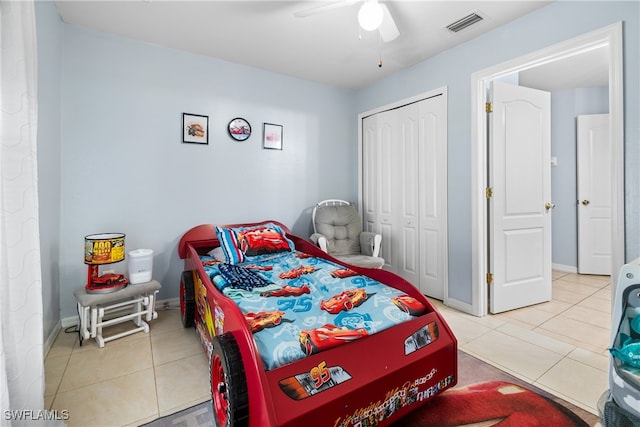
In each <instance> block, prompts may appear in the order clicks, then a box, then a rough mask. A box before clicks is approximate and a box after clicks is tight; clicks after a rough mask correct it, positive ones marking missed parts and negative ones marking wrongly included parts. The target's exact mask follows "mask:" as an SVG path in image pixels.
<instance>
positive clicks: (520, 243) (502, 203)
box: [487, 82, 553, 313]
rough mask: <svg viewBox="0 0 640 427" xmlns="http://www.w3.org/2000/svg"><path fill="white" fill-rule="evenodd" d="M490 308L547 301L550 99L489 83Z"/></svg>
mask: <svg viewBox="0 0 640 427" xmlns="http://www.w3.org/2000/svg"><path fill="white" fill-rule="evenodd" d="M490 92H491V93H490V95H489V97H490V100H491V104H490V105H491V110H492V112H490V113H488V114H489V118H488V122H489V152H488V163H489V176H488V180H489V189H488V191H487V193H488V194H487V200H488V204H489V224H488V227H489V233H488V236H489V251H488V252H489V266H488V269H489V272H490V275H491V276H492V277H490V278H489V282H490V285H489V298H490V301H489V310H490V311H491V313H500V312H503V311H507V310H512V309H516V308H520V307H524V306H528V305H532V304H537V303H541V302H545V301H549V300H550V299H551V211H552V209H553V204H552V203H551V199H550V198H551V124H550V122H551V96H550V94H549V92H544V91H541V90H536V89H530V88H526V87H522V86H515V85H510V84H506V83H500V82H492V84H491V89H490Z"/></svg>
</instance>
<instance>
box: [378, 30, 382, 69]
mask: <svg viewBox="0 0 640 427" xmlns="http://www.w3.org/2000/svg"><path fill="white" fill-rule="evenodd" d="M378 68H382V34H380V56H379V57H378Z"/></svg>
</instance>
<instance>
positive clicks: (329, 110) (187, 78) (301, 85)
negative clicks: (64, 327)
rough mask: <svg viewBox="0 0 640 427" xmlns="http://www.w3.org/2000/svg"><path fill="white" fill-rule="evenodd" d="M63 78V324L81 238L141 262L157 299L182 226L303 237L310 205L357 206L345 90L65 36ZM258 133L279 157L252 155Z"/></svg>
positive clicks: (171, 279) (175, 277) (170, 271)
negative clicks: (239, 129)
mask: <svg viewBox="0 0 640 427" xmlns="http://www.w3.org/2000/svg"><path fill="white" fill-rule="evenodd" d="M62 74H63V85H62V114H63V117H62V140H63V156H62V168H63V171H64V172H63V176H62V192H61V203H62V221H61V242H60V264H61V265H60V277H61V289H62V292H61V295H62V299H61V304H60V305H61V311H62V318H64V317H68V316H72V315H74V314H75V312H76V309H75V306H74V299H73V296H72V292H73V290H74V289H77V288H80V287H82V286H83V285H84V281H85V278H86V266H85V265H84V264H83V238H84V236H85V235H87V234H92V233H100V232H123V233H125V234H126V247H127V249H128V250H132V249H136V248H151V249H153V250H154V266H153V267H154V268H153V276H154V278H156V279H158V280H160V281H161V283H162V284H163V288H162V290H161V292H160V294H159V298H160V299H165V298H172V297H177V296H178V283H179V278H180V273H181V271H182V268H183V263H182V261H181V260H179V258H178V256H177V244H178V241H179V239H180V237H181V236H182V234H183V233H184V232H185V231H187V230H188V229H190V228H191V227H194V226H196V225H199V224H203V223H207V224H210V223H215V224H225V223H238V222H251V221H259V220H264V219H277V220H279V221H282V222H283V223H284V224H286V225H288V226H289V227H290V228H292V230H293V231H294V232H295V233H296V234H299V235H301V236H308V235H309V234H310V230H311V228H310V227H311V219H310V207H312V206H313V205H314V204H315V203H317V201H318V200H320V199H321V198H329V197H341V198H346V199H350V200H356V198H357V167H356V165H357V144H356V143H355V141H356V139H357V134H356V130H355V123H356V117H355V116H354V115H353V111H354V96H353V93H352V92H351V91H347V90H342V89H336V88H332V87H329V86H325V85H320V84H317V83H311V82H308V81H303V80H299V79H294V78H290V77H286V76H283V75H278V74H274V73H270V72H266V71H262V70H258V69H254V68H249V67H245V66H240V65H235V64H231V63H228V62H225V61H221V60H216V59H211V58H207V57H204V56H198V55H194V54H191V53H187V52H181V51H177V50H172V49H167V48H163V47H159V46H155V45H151V44H147V43H141V42H136V41H132V40H129V39H124V38H119V37H115V36H111V35H106V34H101V33H96V32H93V31H89V30H86V29H82V28H78V27H75V26H71V25H65V28H64V55H63V72H62ZM183 112H187V113H193V114H201V115H207V116H209V120H210V122H209V132H210V136H209V141H210V142H209V145H195V144H183V143H181V137H182V133H181V126H182V113H183ZM235 117H244V118H245V119H247V120H248V121H249V122H250V124H251V126H252V129H253V134H252V136H251V137H250V138H249V139H248V140H247V141H245V142H236V141H233V140H232V139H231V138H230V137H229V136H228V135H227V130H226V129H227V128H226V126H227V123H228V122H229V121H230V120H231V119H233V118H235ZM263 122H268V123H276V124H281V125H283V126H284V130H283V146H284V147H283V150H282V151H278V150H265V149H263V148H262V142H261V141H262V139H261V138H262V124H263ZM125 266H126V261H125V262H123V263H119V264H115V265H114V268H115V269H116V270H117V271H125Z"/></svg>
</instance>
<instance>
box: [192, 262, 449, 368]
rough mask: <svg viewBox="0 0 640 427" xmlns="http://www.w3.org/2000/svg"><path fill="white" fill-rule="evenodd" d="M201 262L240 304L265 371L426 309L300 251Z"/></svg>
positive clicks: (367, 280) (347, 270)
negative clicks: (243, 259)
mask: <svg viewBox="0 0 640 427" xmlns="http://www.w3.org/2000/svg"><path fill="white" fill-rule="evenodd" d="M200 260H201V262H202V264H203V266H204V269H205V272H206V273H207V274H208V275H209V278H210V279H211V281H212V282H213V283H214V284H215V286H216V287H217V288H218V289H219V290H220V291H222V293H223V294H224V295H226V296H227V297H229V298H231V299H233V300H234V301H235V302H236V303H237V305H238V306H239V308H240V310H241V311H242V313H243V315H244V317H245V320H246V321H247V323H248V325H249V326H250V328H251V330H252V332H253V336H254V339H255V342H256V344H257V347H258V351H259V352H260V356H261V358H262V362H263V366H264V368H265V369H266V370H271V369H274V368H278V367H280V366H283V365H286V364H288V363H290V362H293V361H295V360H298V359H301V358H303V357H305V356H307V355H311V354H314V353H317V352H320V351H322V350H325V349H328V348H331V347H334V346H337V345H340V344H343V343H347V342H350V341H353V340H357V339H362V338H365V337H366V336H367V335H371V334H374V333H376V332H379V331H381V330H384V329H386V328H389V327H391V326H394V325H396V324H398V323H401V322H404V321H406V320H409V319H412V318H414V316H419V315H421V314H422V313H423V312H424V311H425V310H426V308H425V307H424V305H423V304H422V303H420V302H419V301H417V300H416V299H415V298H412V297H410V296H408V295H406V294H404V293H402V292H401V291H399V290H397V289H394V288H392V287H389V286H386V285H384V284H382V283H380V282H377V281H375V280H373V279H371V278H369V277H366V276H363V275H360V274H358V273H356V272H354V271H352V270H350V269H348V268H345V267H343V266H342V265H339V264H335V263H333V262H331V261H328V260H325V259H322V258H317V257H313V256H310V255H307V254H305V253H303V252H299V251H290V252H289V251H286V252H280V253H275V254H266V255H262V256H256V257H251V260H250V261H247V262H242V263H237V264H228V263H225V262H220V261H218V260H216V258H214V257H213V256H210V255H200ZM435 334H437V331H431V335H430V336H427V337H425V338H424V339H426V340H431V339H435V338H436V337H435V336H433V335H435Z"/></svg>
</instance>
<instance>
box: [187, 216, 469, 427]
mask: <svg viewBox="0 0 640 427" xmlns="http://www.w3.org/2000/svg"><path fill="white" fill-rule="evenodd" d="M178 251H179V255H180V257H181V258H183V259H184V260H185V271H184V272H183V275H182V280H181V283H180V302H181V304H180V306H181V314H182V320H183V324H184V325H185V326H193V325H195V327H196V330H197V332H198V335H199V336H200V338H201V341H202V343H203V345H204V347H205V348H206V349H207V353H208V355H209V360H210V375H211V394H212V401H213V407H214V414H215V420H216V423H217V425H250V426H294V425H295V426H298V425H303V423H306V424H307V425H313V426H316V425H326V426H341V427H347V426H358V427H360V426H362V427H364V426H372V425H386V424H389V423H392V422H394V421H397V420H399V419H401V418H402V416H403V415H404V414H406V413H408V412H410V411H411V410H413V409H415V408H416V407H418V406H419V405H420V404H422V403H424V402H426V401H427V400H429V399H431V398H433V397H435V396H436V395H437V394H439V393H441V392H442V391H444V390H445V389H447V388H449V387H452V386H453V385H455V383H456V375H457V343H456V340H455V337H454V336H453V334H452V333H451V330H450V329H449V327H448V326H447V324H446V323H445V321H444V319H443V318H442V317H441V315H440V314H439V313H438V312H437V311H436V309H435V308H434V307H433V306H432V305H431V304H430V303H429V301H428V300H427V299H426V298H425V297H424V296H423V295H422V294H420V293H419V291H417V290H416V288H415V287H414V286H412V285H411V284H410V283H408V282H406V281H405V280H404V279H402V278H400V277H398V276H397V275H395V274H393V273H390V272H387V271H384V270H371V269H363V268H358V267H354V266H349V265H347V264H344V263H341V262H340V261H338V260H336V259H334V258H332V257H331V256H329V255H328V254H326V253H324V252H322V251H321V250H320V249H318V248H317V247H316V246H315V245H313V244H311V243H310V242H308V241H306V240H304V239H301V238H299V237H296V236H294V235H291V234H290V233H289V231H288V229H287V228H286V227H285V226H283V225H282V224H281V223H278V222H276V221H267V222H262V223H254V224H240V225H231V226H217V227H216V226H212V225H200V226H197V227H194V228H193V229H191V230H189V231H188V232H187V233H185V234H184V236H183V237H182V239H181V240H180V244H179V248H178Z"/></svg>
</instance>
